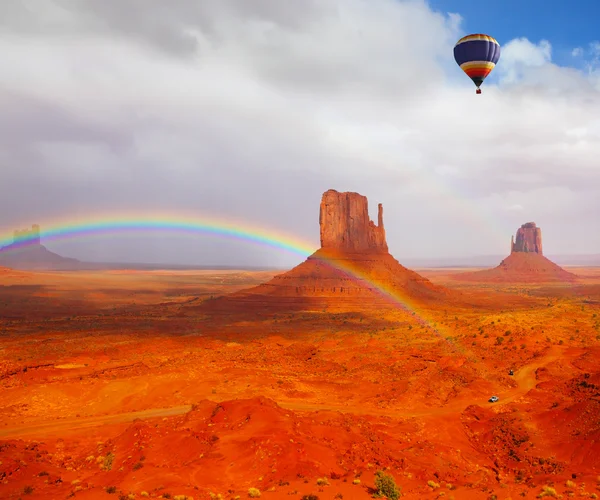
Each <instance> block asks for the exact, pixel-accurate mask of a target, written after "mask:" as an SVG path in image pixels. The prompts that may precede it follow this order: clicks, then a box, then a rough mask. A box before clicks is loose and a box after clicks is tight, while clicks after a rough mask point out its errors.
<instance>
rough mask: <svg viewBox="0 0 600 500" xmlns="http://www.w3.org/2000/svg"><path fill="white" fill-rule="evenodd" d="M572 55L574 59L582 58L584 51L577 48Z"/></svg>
mask: <svg viewBox="0 0 600 500" xmlns="http://www.w3.org/2000/svg"><path fill="white" fill-rule="evenodd" d="M571 55H572V56H573V57H581V56H582V55H583V49H582V48H581V47H575V48H574V49H573V50H572V51H571Z"/></svg>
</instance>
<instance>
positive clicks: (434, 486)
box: [427, 479, 440, 490]
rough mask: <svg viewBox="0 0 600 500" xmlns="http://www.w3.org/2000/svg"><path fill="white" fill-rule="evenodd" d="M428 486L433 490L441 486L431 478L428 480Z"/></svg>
mask: <svg viewBox="0 0 600 500" xmlns="http://www.w3.org/2000/svg"><path fill="white" fill-rule="evenodd" d="M427 486H429V487H430V488H431V489H432V490H437V489H438V488H439V487H440V485H439V484H438V483H436V482H435V481H432V480H431V479H430V480H429V481H427Z"/></svg>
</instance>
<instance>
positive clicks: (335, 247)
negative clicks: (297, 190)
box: [202, 190, 451, 312]
mask: <svg viewBox="0 0 600 500" xmlns="http://www.w3.org/2000/svg"><path fill="white" fill-rule="evenodd" d="M319 226H320V234H321V248H319V249H318V250H317V251H316V252H315V253H313V254H312V255H311V256H310V257H308V258H307V259H306V261H304V262H303V263H301V264H299V265H298V266H296V267H295V268H293V269H291V270H290V271H288V272H286V273H283V274H280V275H278V276H275V277H274V278H273V279H272V280H270V281H268V282H267V283H264V284H262V285H259V286H257V287H254V288H251V289H248V290H242V291H240V292H236V293H234V294H232V295H229V296H226V297H222V298H220V299H217V300H214V301H210V303H206V304H205V305H204V306H202V307H203V308H205V310H217V309H221V310H229V311H232V312H233V311H240V312H241V311H246V312H248V311H255V312H256V311H257V310H264V309H265V308H269V309H271V308H277V309H282V308H283V309H287V310H310V309H314V308H315V307H318V308H320V309H322V308H323V307H327V308H340V309H346V310H355V311H358V310H361V309H365V308H367V309H368V308H381V307H392V308H398V309H404V310H407V304H412V305H414V304H415V303H419V302H423V303H424V302H432V301H433V302H438V301H441V300H444V301H447V300H448V299H449V297H450V295H451V292H450V291H449V290H447V289H446V288H444V287H441V286H438V285H434V284H433V283H431V282H430V281H429V280H428V279H426V278H424V277H423V276H421V275H419V274H417V273H416V272H414V271H411V270H410V269H407V268H405V267H404V266H402V265H401V264H400V263H399V262H398V261H397V260H396V259H395V258H394V257H393V256H392V255H390V253H389V252H388V246H387V243H386V239H385V230H384V227H383V207H382V206H381V205H379V214H378V223H377V225H375V224H374V223H373V221H371V220H370V219H369V213H368V204H367V198H366V197H364V196H362V195H360V194H358V193H349V192H344V193H340V192H337V191H334V190H329V191H326V192H325V193H324V194H323V197H322V200H321V206H320V211H319ZM408 307H410V305H409V306H408Z"/></svg>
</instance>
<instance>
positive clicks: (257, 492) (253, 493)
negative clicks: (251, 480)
mask: <svg viewBox="0 0 600 500" xmlns="http://www.w3.org/2000/svg"><path fill="white" fill-rule="evenodd" d="M248 496H249V497H250V498H258V497H260V490H259V489H258V488H250V489H249V490H248Z"/></svg>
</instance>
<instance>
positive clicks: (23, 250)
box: [0, 224, 81, 270]
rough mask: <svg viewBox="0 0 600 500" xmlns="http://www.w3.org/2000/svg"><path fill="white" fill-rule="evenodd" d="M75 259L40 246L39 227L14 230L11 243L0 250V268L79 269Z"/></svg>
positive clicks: (34, 225)
mask: <svg viewBox="0 0 600 500" xmlns="http://www.w3.org/2000/svg"><path fill="white" fill-rule="evenodd" d="M80 265H81V262H80V261H79V260H77V259H71V258H68V257H62V256H61V255H58V254H56V253H54V252H51V251H50V250H48V249H47V248H46V247H45V246H44V245H42V244H41V238H40V226H39V225H38V224H33V225H32V226H31V229H22V230H18V229H17V230H15V231H14V234H13V242H12V243H11V244H10V245H7V246H5V247H3V248H0V266H4V267H9V268H11V269H23V270H67V269H79V267H80Z"/></svg>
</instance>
